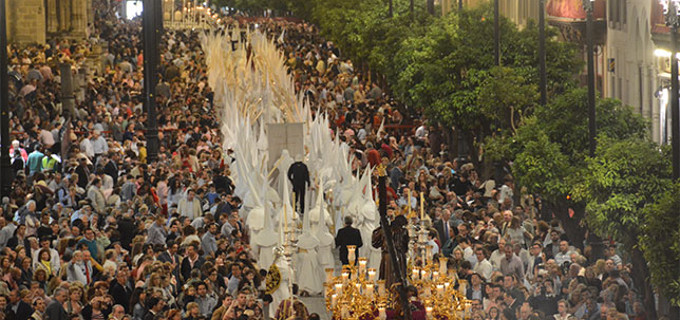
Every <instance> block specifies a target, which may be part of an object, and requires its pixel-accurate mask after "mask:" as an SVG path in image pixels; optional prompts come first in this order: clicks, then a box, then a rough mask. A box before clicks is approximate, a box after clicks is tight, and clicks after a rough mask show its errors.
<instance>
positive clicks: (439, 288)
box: [437, 284, 444, 297]
mask: <svg viewBox="0 0 680 320" xmlns="http://www.w3.org/2000/svg"><path fill="white" fill-rule="evenodd" d="M437 295H439V296H440V297H441V296H444V285H443V284H438V285H437Z"/></svg>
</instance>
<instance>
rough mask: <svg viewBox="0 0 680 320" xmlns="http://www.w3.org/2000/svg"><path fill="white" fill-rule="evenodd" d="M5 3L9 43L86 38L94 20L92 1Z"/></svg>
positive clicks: (37, 0) (54, 0) (61, 0)
mask: <svg viewBox="0 0 680 320" xmlns="http://www.w3.org/2000/svg"><path fill="white" fill-rule="evenodd" d="M5 5H6V8H7V11H6V12H7V39H8V41H9V42H10V43H19V44H25V43H45V42H46V41H47V39H48V38H63V39H85V38H86V37H87V35H88V26H89V25H92V22H93V19H94V16H93V13H92V12H93V9H92V0H9V1H6V2H5Z"/></svg>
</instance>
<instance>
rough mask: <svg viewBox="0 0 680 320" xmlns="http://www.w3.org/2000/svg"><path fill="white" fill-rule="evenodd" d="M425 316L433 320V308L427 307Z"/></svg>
mask: <svg viewBox="0 0 680 320" xmlns="http://www.w3.org/2000/svg"><path fill="white" fill-rule="evenodd" d="M425 314H426V315H427V318H428V319H432V307H425Z"/></svg>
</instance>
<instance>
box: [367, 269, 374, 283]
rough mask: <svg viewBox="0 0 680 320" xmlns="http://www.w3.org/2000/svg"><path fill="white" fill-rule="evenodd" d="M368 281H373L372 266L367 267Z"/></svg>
mask: <svg viewBox="0 0 680 320" xmlns="http://www.w3.org/2000/svg"><path fill="white" fill-rule="evenodd" d="M368 281H370V282H375V269H374V268H370V269H368Z"/></svg>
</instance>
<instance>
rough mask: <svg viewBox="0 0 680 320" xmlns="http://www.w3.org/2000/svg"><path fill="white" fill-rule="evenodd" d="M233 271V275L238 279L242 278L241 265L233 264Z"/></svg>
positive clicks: (231, 269) (231, 268)
mask: <svg viewBox="0 0 680 320" xmlns="http://www.w3.org/2000/svg"><path fill="white" fill-rule="evenodd" d="M229 269H230V271H231V275H232V276H234V277H236V278H241V271H242V270H241V265H240V264H238V263H232V264H231V267H230V268H229Z"/></svg>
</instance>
